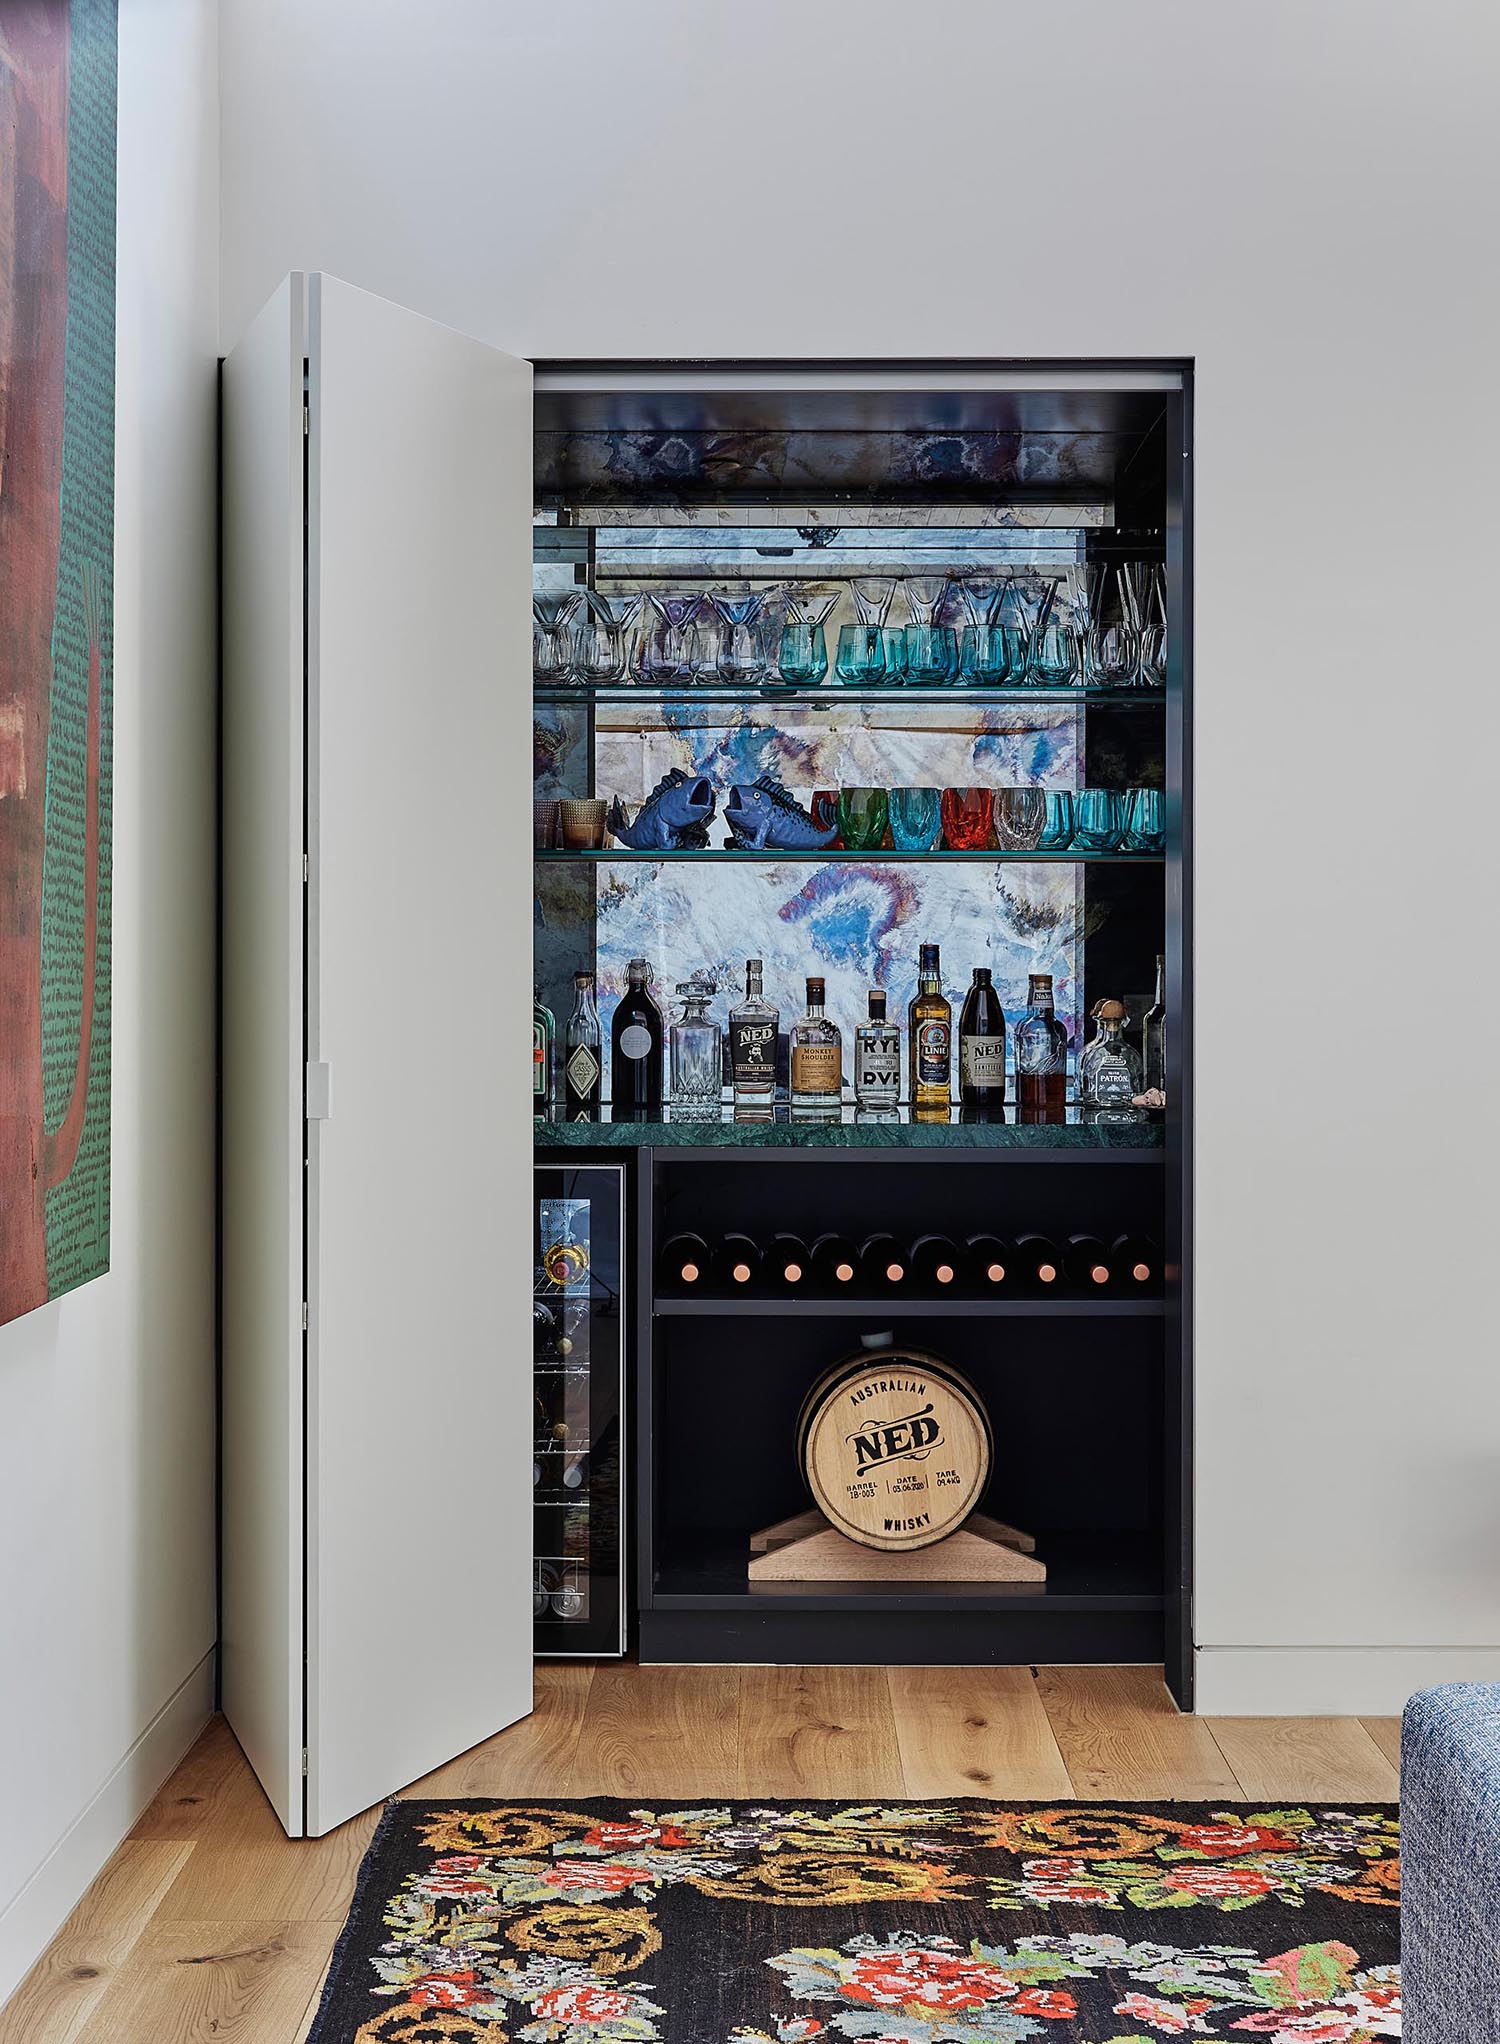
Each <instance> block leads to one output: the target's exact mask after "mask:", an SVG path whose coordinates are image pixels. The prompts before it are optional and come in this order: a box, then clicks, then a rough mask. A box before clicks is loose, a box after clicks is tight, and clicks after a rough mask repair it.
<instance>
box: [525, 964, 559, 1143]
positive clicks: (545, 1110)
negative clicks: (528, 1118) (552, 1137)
mask: <svg viewBox="0 0 1500 2044" xmlns="http://www.w3.org/2000/svg"><path fill="white" fill-rule="evenodd" d="M556 1041H557V1024H556V1022H555V1021H554V1020H553V1017H552V1010H551V1009H550V1008H549V1007H548V1006H547V1004H546V1003H545V1002H544V1001H543V999H542V996H541V991H540V989H539V988H537V987H533V988H532V989H531V1111H532V1113H533V1114H550V1113H551V1112H552V1086H553V1047H554V1045H555V1043H556Z"/></svg>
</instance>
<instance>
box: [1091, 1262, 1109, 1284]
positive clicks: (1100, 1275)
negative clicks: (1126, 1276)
mask: <svg viewBox="0 0 1500 2044" xmlns="http://www.w3.org/2000/svg"><path fill="white" fill-rule="evenodd" d="M1089 1276H1090V1277H1091V1278H1092V1279H1093V1280H1094V1283H1095V1284H1096V1285H1107V1284H1108V1283H1109V1271H1108V1269H1107V1268H1106V1266H1105V1265H1104V1264H1102V1263H1096V1264H1095V1265H1094V1267H1093V1269H1092V1270H1091V1271H1090V1272H1089Z"/></svg>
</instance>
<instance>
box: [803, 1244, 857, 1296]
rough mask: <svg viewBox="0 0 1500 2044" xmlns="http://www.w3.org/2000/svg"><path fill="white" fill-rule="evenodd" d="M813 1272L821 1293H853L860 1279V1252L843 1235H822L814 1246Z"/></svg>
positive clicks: (814, 1280)
mask: <svg viewBox="0 0 1500 2044" xmlns="http://www.w3.org/2000/svg"><path fill="white" fill-rule="evenodd" d="M812 1272H813V1282H814V1284H816V1285H817V1287H818V1289H819V1291H821V1292H849V1291H853V1290H854V1288H855V1285H856V1283H857V1281H858V1278H859V1251H858V1250H857V1249H856V1248H855V1246H854V1244H853V1243H852V1242H849V1241H846V1240H845V1238H844V1237H843V1236H842V1235H820V1236H819V1237H818V1239H817V1241H816V1242H814V1244H813V1246H812Z"/></svg>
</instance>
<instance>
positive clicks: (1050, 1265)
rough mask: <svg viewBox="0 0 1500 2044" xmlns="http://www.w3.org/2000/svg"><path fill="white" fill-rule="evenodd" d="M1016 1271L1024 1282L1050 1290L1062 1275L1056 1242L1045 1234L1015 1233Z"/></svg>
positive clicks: (1060, 1259)
mask: <svg viewBox="0 0 1500 2044" xmlns="http://www.w3.org/2000/svg"><path fill="white" fill-rule="evenodd" d="M1016 1271H1017V1274H1018V1276H1019V1277H1020V1279H1021V1281H1022V1282H1023V1283H1024V1284H1027V1285H1030V1286H1033V1287H1035V1288H1037V1289H1039V1290H1043V1291H1046V1290H1050V1288H1051V1287H1052V1286H1053V1285H1055V1284H1056V1283H1057V1280H1058V1279H1059V1277H1061V1275H1062V1258H1061V1257H1060V1256H1059V1255H1058V1253H1057V1245H1056V1243H1055V1242H1053V1241H1051V1240H1050V1239H1049V1238H1048V1237H1047V1236H1046V1235H1017V1237H1016Z"/></svg>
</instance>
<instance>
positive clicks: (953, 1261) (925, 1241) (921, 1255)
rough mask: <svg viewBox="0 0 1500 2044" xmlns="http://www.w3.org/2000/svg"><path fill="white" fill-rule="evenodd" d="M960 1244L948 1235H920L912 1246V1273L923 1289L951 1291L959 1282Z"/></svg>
mask: <svg viewBox="0 0 1500 2044" xmlns="http://www.w3.org/2000/svg"><path fill="white" fill-rule="evenodd" d="M959 1268H960V1259H959V1254H958V1245H957V1244H956V1243H954V1242H950V1241H949V1240H948V1237H947V1236H946V1235H919V1236H918V1237H917V1239H916V1241H915V1242H913V1244H912V1246H911V1274H912V1276H913V1277H914V1278H915V1280H916V1282H917V1284H918V1285H919V1286H920V1287H921V1288H922V1290H923V1291H934V1292H946V1291H951V1290H952V1288H953V1286H954V1285H956V1284H957V1283H958V1273H959Z"/></svg>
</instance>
